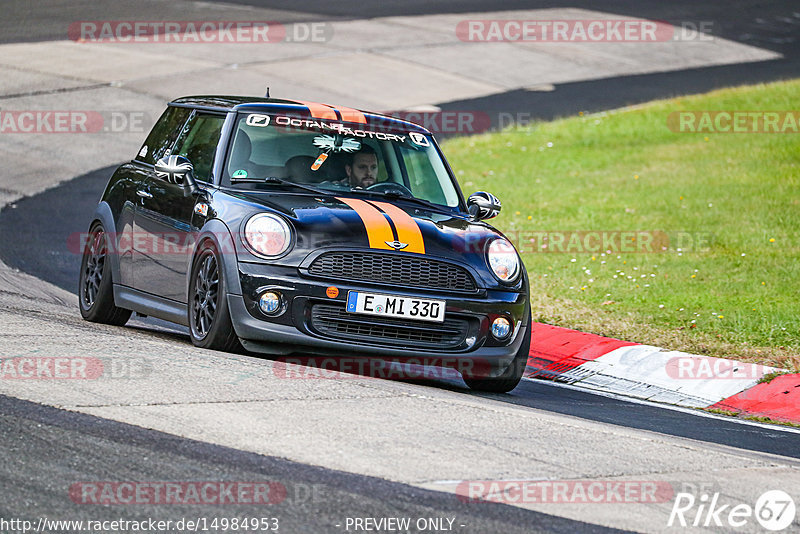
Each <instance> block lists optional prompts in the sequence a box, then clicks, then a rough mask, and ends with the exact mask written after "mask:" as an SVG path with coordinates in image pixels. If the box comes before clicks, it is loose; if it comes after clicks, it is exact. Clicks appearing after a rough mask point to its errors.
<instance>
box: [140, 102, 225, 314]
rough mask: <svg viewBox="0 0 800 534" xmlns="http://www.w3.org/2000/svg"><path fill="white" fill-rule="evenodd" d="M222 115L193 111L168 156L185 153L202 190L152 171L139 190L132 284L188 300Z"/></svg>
mask: <svg viewBox="0 0 800 534" xmlns="http://www.w3.org/2000/svg"><path fill="white" fill-rule="evenodd" d="M224 120H225V115H224V114H214V113H205V112H198V111H193V112H192V114H191V116H190V117H189V119H188V120H187V121H186V123H185V125H184V126H183V128H182V129H181V131H180V134H179V135H178V138H177V139H176V141H175V143H174V145H173V147H172V148H171V150H169V151H168V152H167V153H165V154H164V155H168V154H174V155H180V156H186V157H187V158H188V159H189V161H191V162H192V164H193V166H194V174H195V179H196V180H197V183H198V186H199V192H198V193H196V194H191V193H189V191H188V190H187V189H186V188H184V187H183V186H182V185H179V184H173V183H169V182H167V181H166V180H162V179H161V178H159V177H158V176H157V175H156V174H155V171H154V170H151V171H150V172H149V173H148V176H147V177H146V178H145V179H144V180H143V181H142V183H141V184H140V185H139V188H138V189H137V191H136V195H137V197H138V199H139V200H138V204H137V209H136V213H135V215H134V240H133V241H134V252H133V279H134V287H135V288H136V289H138V290H140V291H144V292H146V293H151V294H153V295H156V296H159V297H163V298H166V299H169V300H173V301H177V302H181V303H186V302H187V296H186V274H187V271H188V269H189V266H190V261H191V252H192V249H193V247H194V237H195V235H196V232H197V231H198V230H199V229H200V228H199V226H198V225H202V222H203V220H204V219H203V217H202V216H196V214H195V205H197V204H198V203H207V194H208V193H207V191H206V189H207V187H208V185H209V184H210V183H212V182H213V177H212V176H211V172H212V167H213V162H214V155H215V153H216V149H217V144H218V143H219V138H220V133H221V131H222V124H223V122H224Z"/></svg>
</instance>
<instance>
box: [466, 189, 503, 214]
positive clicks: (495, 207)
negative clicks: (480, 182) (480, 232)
mask: <svg viewBox="0 0 800 534" xmlns="http://www.w3.org/2000/svg"><path fill="white" fill-rule="evenodd" d="M501 207H502V206H501V204H500V199H498V198H497V197H496V196H494V195H493V194H491V193H487V192H486V191H478V192H477V193H472V194H471V195H470V196H469V198H468V199H467V208H468V209H469V214H470V215H472V216H473V217H474V218H475V219H476V220H478V221H482V220H484V219H492V218H494V217H497V214H498V213H500V208H501Z"/></svg>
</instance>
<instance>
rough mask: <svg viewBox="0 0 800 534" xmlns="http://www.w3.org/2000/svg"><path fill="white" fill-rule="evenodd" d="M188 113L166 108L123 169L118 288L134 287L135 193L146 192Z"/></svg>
mask: <svg viewBox="0 0 800 534" xmlns="http://www.w3.org/2000/svg"><path fill="white" fill-rule="evenodd" d="M191 113H192V110H191V109H189V108H184V107H176V106H169V107H167V109H166V110H164V113H162V114H161V117H160V118H159V119H158V121H157V122H156V124H155V125H154V126H153V129H152V130H150V133H149V134H148V135H147V139H145V141H144V144H143V145H142V146H141V148H140V149H139V152H138V153H137V154H136V157H135V158H134V159H133V161H131V163H130V164H129V165H127V166H125V171H126V178H128V181H129V184H130V186H129V187H126V189H125V202H124V207H123V209H122V210H121V216H120V223H119V224H118V229H117V231H118V238H119V243H118V245H117V246H118V250H119V252H120V254H119V262H120V281H119V283H120V284H121V285H124V286H129V287H136V282H135V280H134V271H135V269H134V252H135V249H134V244H135V241H136V239H140V238H141V236H138V235H137V234H135V233H134V219H135V217H136V212H137V211H138V210H139V208H140V207H141V205H142V197H141V196H140V195H141V193H139V192H140V191H146V190H147V188H148V186H149V180H150V178H152V177H153V165H154V164H155V162H156V161H158V160H159V159H160V158H161V157H162V156H164V155H165V154H167V153H168V152H169V151H170V150H171V149H172V145H174V144H175V140H176V139H177V138H178V135H179V134H180V133H181V131H182V129H183V126H184V124H186V121H187V120H188V119H189V116H190V115H191Z"/></svg>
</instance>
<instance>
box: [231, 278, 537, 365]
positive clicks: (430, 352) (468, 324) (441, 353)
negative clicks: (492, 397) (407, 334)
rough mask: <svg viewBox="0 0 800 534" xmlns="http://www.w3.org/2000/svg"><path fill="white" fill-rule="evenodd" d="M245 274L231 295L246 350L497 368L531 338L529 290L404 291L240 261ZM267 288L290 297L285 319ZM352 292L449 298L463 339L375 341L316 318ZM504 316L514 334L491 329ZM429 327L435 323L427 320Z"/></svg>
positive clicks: (233, 314)
mask: <svg viewBox="0 0 800 534" xmlns="http://www.w3.org/2000/svg"><path fill="white" fill-rule="evenodd" d="M238 275H239V277H240V281H241V287H242V295H234V294H229V295H228V308H229V310H230V314H231V320H232V323H233V326H234V329H235V331H236V334H237V335H238V336H239V338H240V339H241V340H242V344H243V345H244V347H245V348H246V349H248V350H251V351H255V352H262V353H266V354H271V355H279V356H281V355H289V354H298V353H299V354H304V355H324V356H336V357H337V358H342V357H348V356H351V357H353V358H359V357H365V356H367V357H381V358H389V359H392V360H400V361H402V360H408V359H419V358H424V359H425V361H441V362H444V363H443V364H442V366H445V367H460V366H462V365H463V366H464V367H466V366H467V365H468V366H469V367H470V368H474V367H475V366H476V365H478V366H479V367H481V368H484V367H486V368H487V369H486V370H487V372H490V373H491V372H493V371H495V370H503V369H505V368H507V367H508V365H509V364H510V363H511V361H512V360H513V359H514V357H515V356H516V354H517V352H518V351H519V349H520V346H521V344H522V343H523V339H524V337H525V333H526V332H525V331H526V329H527V325H528V317H527V309H528V308H527V300H528V294H527V291H526V290H523V291H522V292H519V291H509V290H481V291H477V292H475V293H472V294H469V295H464V294H458V293H447V292H437V291H430V290H419V291H410V290H399V289H397V288H392V287H386V286H381V285H379V284H366V283H349V282H341V281H337V282H332V281H329V280H310V279H306V278H302V277H300V276H299V275H298V274H297V270H296V269H291V268H284V267H280V266H265V265H256V264H246V263H240V264H239V273H238ZM331 286H333V287H336V289H337V290H338V295H337V296H335V297H333V298H332V297H330V296H329V293H328V289H329V288H330V287H331ZM267 289H273V290H278V291H280V292H281V293H282V294H283V296H284V298H285V311H284V313H282V314H281V315H279V316H278V317H268V316H266V315H264V314H263V313H262V312H261V311H260V310H259V308H258V306H257V301H258V296H259V295H260V294H261V293H262V292H263V291H265V290H267ZM351 290H355V291H368V292H375V293H384V294H386V293H388V294H392V295H400V296H410V297H418V298H426V299H441V300H445V301H446V302H447V307H446V311H445V318H446V319H448V318H449V319H451V322H458V323H460V324H461V325H463V327H464V334H463V336H462V339H460V340H451V341H450V342H448V343H445V344H440V345H437V344H436V343H432V342H430V341H428V342H423V341H419V342H415V341H414V340H405V341H402V340H398V339H393V340H381V339H375V338H372V339H369V338H365V337H363V336H361V337H360V336H358V335H356V336H345V335H336V334H332V333H331V332H328V331H324V332H323V331H321V330H320V329H319V328H318V326H317V323H316V322H315V310H317V309H320V308H322V307H324V308H326V309H331V308H335V307H341V308H342V309H343V308H344V305H345V302H346V299H347V293H348V291H351ZM499 316H502V317H506V318H508V319H509V321H510V322H511V324H512V325H514V332H513V333H512V334H511V336H510V337H509V339H507V340H504V341H498V340H495V339H494V338H493V337H492V336H491V335H490V334H489V327H490V324H491V321H492V320H494V318H496V317H499ZM366 317H367V319H369V318H371V316H366ZM375 320H376V321H378V320H379V319H377V318H376V319H375ZM422 329H428V330H432V329H433V328H432V327H431V325H430V324H423V323H420V330H422Z"/></svg>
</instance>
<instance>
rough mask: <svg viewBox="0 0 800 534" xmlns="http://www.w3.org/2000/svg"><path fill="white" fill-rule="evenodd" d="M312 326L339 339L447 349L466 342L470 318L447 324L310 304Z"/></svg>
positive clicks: (446, 320) (456, 319)
mask: <svg viewBox="0 0 800 534" xmlns="http://www.w3.org/2000/svg"><path fill="white" fill-rule="evenodd" d="M311 328H312V329H313V330H315V331H316V332H317V333H319V334H322V335H324V336H329V337H333V338H339V339H347V340H359V341H371V342H378V343H381V342H383V343H387V344H391V345H406V344H408V343H412V344H414V345H416V346H427V347H436V348H441V349H445V348H452V347H457V346H458V345H460V344H461V343H463V342H464V338H466V336H467V331H468V330H469V321H467V320H465V319H458V318H450V319H445V321H444V323H433V322H430V323H428V322H425V321H406V320H403V319H393V318H384V317H377V316H370V315H359V314H353V313H348V312H347V311H345V308H344V306H337V305H331V304H315V305H313V306H312V307H311Z"/></svg>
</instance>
